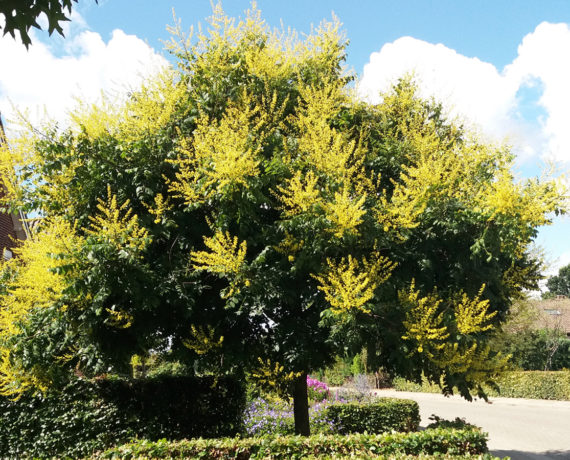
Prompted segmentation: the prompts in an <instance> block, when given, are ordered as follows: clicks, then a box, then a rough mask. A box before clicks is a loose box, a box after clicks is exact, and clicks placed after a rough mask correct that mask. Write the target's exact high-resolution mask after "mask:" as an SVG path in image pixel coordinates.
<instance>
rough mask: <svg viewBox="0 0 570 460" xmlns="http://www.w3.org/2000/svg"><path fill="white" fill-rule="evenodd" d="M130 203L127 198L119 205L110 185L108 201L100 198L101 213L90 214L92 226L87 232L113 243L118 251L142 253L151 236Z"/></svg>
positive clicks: (98, 207)
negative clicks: (142, 225)
mask: <svg viewBox="0 0 570 460" xmlns="http://www.w3.org/2000/svg"><path fill="white" fill-rule="evenodd" d="M129 204H130V201H129V200H126V201H125V202H124V203H123V204H122V205H121V206H118V205H117V196H116V195H114V194H113V193H112V192H111V186H110V185H108V186H107V201H103V200H101V199H99V200H98V205H97V209H98V210H99V214H97V215H96V216H95V217H93V216H89V220H90V221H91V227H90V228H88V229H87V230H86V233H87V234H88V235H92V236H94V237H96V238H98V239H101V240H103V241H106V242H108V243H110V244H112V245H113V246H114V247H115V249H116V250H117V251H127V252H129V253H131V254H140V253H141V252H142V251H144V249H145V248H146V247H147V246H148V244H149V242H150V236H149V233H148V230H146V229H145V228H144V227H141V226H140V225H139V222H138V216H137V215H136V214H133V213H132V210H131V209H130V208H129Z"/></svg>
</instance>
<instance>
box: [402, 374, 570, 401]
mask: <svg viewBox="0 0 570 460" xmlns="http://www.w3.org/2000/svg"><path fill="white" fill-rule="evenodd" d="M496 384H497V385H496V386H494V387H490V388H486V392H487V394H488V395H489V396H502V397H505V398H528V399H551V400H559V401H570V371H568V370H562V371H510V372H505V373H504V374H503V375H501V377H500V378H499V379H497V382H496ZM393 385H394V388H396V389H397V390H400V391H416V392H418V391H421V392H425V393H439V392H441V388H440V387H439V386H438V385H435V384H433V383H430V382H428V381H427V380H425V379H424V380H423V382H422V383H421V384H418V383H415V382H409V381H406V380H404V379H402V378H401V377H396V378H395V379H394V380H393Z"/></svg>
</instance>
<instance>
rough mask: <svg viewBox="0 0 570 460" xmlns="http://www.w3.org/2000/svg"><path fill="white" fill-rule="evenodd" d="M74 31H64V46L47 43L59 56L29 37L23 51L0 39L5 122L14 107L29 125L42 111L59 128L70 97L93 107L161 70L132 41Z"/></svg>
mask: <svg viewBox="0 0 570 460" xmlns="http://www.w3.org/2000/svg"><path fill="white" fill-rule="evenodd" d="M76 19H77V18H76ZM79 19H81V18H79ZM77 24H79V26H82V24H84V23H83V22H82V21H81V20H79V22H77V23H76V26H77ZM74 29H75V27H72V28H71V29H69V28H68V30H67V32H70V33H69V35H68V37H67V38H66V40H65V41H63V40H61V41H59V40H53V38H54V37H52V40H53V41H52V40H50V43H51V44H52V45H51V46H53V43H60V44H63V49H62V50H57V51H59V52H60V53H56V52H55V51H54V50H53V49H51V48H50V46H48V45H46V44H45V43H43V42H42V41H41V40H40V39H39V38H38V35H37V34H35V33H34V32H33V31H32V33H33V35H32V40H33V44H32V46H30V49H29V50H26V48H25V47H24V46H23V45H22V44H21V43H20V42H17V41H15V40H13V39H12V38H11V37H3V38H0V56H1V57H2V58H1V59H2V63H1V65H0V110H2V114H3V116H4V118H5V119H10V118H13V112H12V108H11V105H12V104H14V105H15V106H16V107H17V108H18V109H19V110H28V113H29V117H30V119H31V121H32V122H33V123H37V122H38V120H39V119H41V118H43V115H44V111H45V112H47V114H48V116H49V117H50V118H53V119H56V120H58V121H61V122H63V123H65V120H66V114H67V112H68V111H69V109H70V108H72V107H73V106H74V105H75V98H76V97H79V98H81V99H82V100H87V101H95V100H96V99H97V98H98V97H99V96H100V95H101V92H102V91H104V92H111V93H113V92H124V91H126V90H128V89H132V88H134V87H136V86H138V85H140V82H141V81H142V79H143V78H144V77H145V76H148V75H149V74H152V73H154V72H156V71H158V69H160V68H161V67H164V66H166V65H167V61H166V59H164V57H162V56H160V55H159V54H157V53H156V52H155V51H154V50H153V49H152V48H151V47H150V46H149V45H147V44H146V43H145V42H144V41H142V40H141V39H139V38H137V37H136V36H134V35H127V34H125V33H124V32H123V31H121V30H115V31H113V33H112V36H111V38H110V40H109V41H108V42H105V41H104V40H103V38H102V37H101V36H100V35H99V34H98V33H95V32H91V31H88V30H82V31H79V32H75V30H74ZM61 51H63V54H61Z"/></svg>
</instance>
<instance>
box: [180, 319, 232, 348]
mask: <svg viewBox="0 0 570 460" xmlns="http://www.w3.org/2000/svg"><path fill="white" fill-rule="evenodd" d="M190 329H191V337H190V338H188V339H183V340H182V343H183V345H184V346H185V347H187V348H189V349H190V350H192V351H194V352H196V353H197V354H199V355H205V354H206V353H210V352H211V351H212V350H215V349H218V348H221V347H222V344H223V342H224V336H223V335H221V336H220V337H218V338H216V336H215V331H214V328H213V327H212V326H210V325H208V326H206V327H202V326H198V327H196V326H194V325H193V324H192V325H191V326H190Z"/></svg>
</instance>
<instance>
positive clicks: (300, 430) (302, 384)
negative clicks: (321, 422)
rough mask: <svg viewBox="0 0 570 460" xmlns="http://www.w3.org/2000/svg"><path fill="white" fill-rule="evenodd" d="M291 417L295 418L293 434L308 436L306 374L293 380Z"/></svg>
mask: <svg viewBox="0 0 570 460" xmlns="http://www.w3.org/2000/svg"><path fill="white" fill-rule="evenodd" d="M293 416H294V417H295V434H300V435H301V436H309V435H310V434H311V428H310V426H309V399H308V396H307V374H306V372H303V373H302V374H301V376H300V377H297V378H296V379H295V383H294V388H293Z"/></svg>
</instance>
